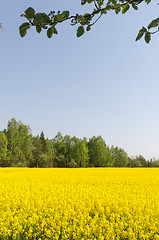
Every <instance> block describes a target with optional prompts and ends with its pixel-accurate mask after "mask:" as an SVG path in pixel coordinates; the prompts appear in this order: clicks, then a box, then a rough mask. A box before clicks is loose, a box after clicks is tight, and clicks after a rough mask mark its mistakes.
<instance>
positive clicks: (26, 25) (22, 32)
mask: <svg viewBox="0 0 159 240" xmlns="http://www.w3.org/2000/svg"><path fill="white" fill-rule="evenodd" d="M29 28H30V24H29V23H27V22H25V23H23V24H22V25H21V26H20V27H19V33H20V36H21V37H24V36H25V35H26V34H27V30H28V29H29Z"/></svg>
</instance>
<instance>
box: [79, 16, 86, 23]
mask: <svg viewBox="0 0 159 240" xmlns="http://www.w3.org/2000/svg"><path fill="white" fill-rule="evenodd" d="M78 19H79V20H80V23H81V24H82V25H85V24H86V19H85V17H84V16H82V15H79V16H78Z"/></svg>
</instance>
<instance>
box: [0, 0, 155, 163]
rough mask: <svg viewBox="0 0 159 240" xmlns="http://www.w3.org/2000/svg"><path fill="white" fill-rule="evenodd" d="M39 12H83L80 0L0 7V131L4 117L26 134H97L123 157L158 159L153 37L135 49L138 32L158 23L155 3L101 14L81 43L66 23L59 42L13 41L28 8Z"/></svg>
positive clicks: (18, 1)
mask: <svg viewBox="0 0 159 240" xmlns="http://www.w3.org/2000/svg"><path fill="white" fill-rule="evenodd" d="M30 6H31V7H33V8H35V10H36V11H37V12H38V11H39V12H43V11H45V12H47V13H49V11H50V10H67V9H68V10H70V12H71V15H72V14H76V13H77V12H81V13H84V12H88V11H89V10H90V9H92V8H93V4H92V5H85V6H81V5H80V0H74V1H72V0H68V1H66V0H65V1H64V0H54V1H52V0H45V1H44V0H43V1H42V0H34V1H32V0H14V1H9V0H6V1H2V3H1V8H0V21H1V22H2V23H3V30H2V31H0V43H1V46H0V106H1V107H0V130H3V129H4V128H6V127H7V123H8V121H9V120H11V118H13V117H15V118H16V120H17V121H19V120H21V121H22V122H23V123H24V124H27V125H29V126H30V128H31V129H32V133H33V135H37V134H40V133H41V131H42V130H43V131H44V134H45V136H46V137H48V138H50V139H51V138H53V137H54V136H55V135H56V133H57V132H58V131H61V132H62V134H63V135H65V134H68V135H71V136H74V135H75V136H76V137H79V138H83V137H87V138H91V137H92V136H98V135H101V136H102V137H103V138H104V140H105V141H106V144H107V145H109V146H111V145H114V146H116V145H117V146H118V147H121V148H123V149H124V150H125V151H126V152H127V153H128V155H129V156H135V155H138V154H142V155H143V156H144V157H146V158H147V159H149V158H151V157H153V156H154V157H156V158H159V74H158V59H159V57H158V49H159V47H158V46H159V35H157V34H155V35H154V36H153V37H152V41H151V42H150V44H149V45H147V44H146V43H145V42H144V40H140V41H138V42H135V38H136V36H137V33H138V31H139V29H141V27H143V26H147V25H148V24H149V23H150V21H151V20H152V19H154V18H157V17H158V10H159V6H158V5H157V1H152V3H150V5H148V6H147V5H146V4H145V3H142V4H141V5H140V6H139V10H138V11H135V10H133V9H132V10H130V11H129V12H127V13H126V14H124V15H122V14H119V15H116V14H115V13H114V12H109V13H108V14H107V15H104V16H103V17H102V18H101V19H100V20H99V21H98V22H97V24H95V25H94V26H93V28H92V30H91V31H90V32H88V33H86V34H85V35H84V36H82V37H81V38H77V37H76V29H77V26H74V27H73V26H70V24H69V22H67V23H63V24H61V25H60V26H59V27H58V32H59V34H58V35H55V36H54V37H53V38H51V39H48V38H47V37H46V32H45V31H43V32H42V33H41V34H38V33H36V31H35V29H34V28H33V29H31V30H29V31H28V34H27V36H26V37H24V38H21V37H20V35H19V30H18V28H19V26H20V25H21V24H22V23H23V22H24V21H25V19H23V18H21V17H20V15H21V14H22V13H23V12H24V10H26V9H27V8H28V7H30Z"/></svg>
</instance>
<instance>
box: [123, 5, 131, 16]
mask: <svg viewBox="0 0 159 240" xmlns="http://www.w3.org/2000/svg"><path fill="white" fill-rule="evenodd" d="M129 8H130V5H129V4H126V5H124V6H123V8H122V14H124V13H126V12H127V11H128V10H129Z"/></svg>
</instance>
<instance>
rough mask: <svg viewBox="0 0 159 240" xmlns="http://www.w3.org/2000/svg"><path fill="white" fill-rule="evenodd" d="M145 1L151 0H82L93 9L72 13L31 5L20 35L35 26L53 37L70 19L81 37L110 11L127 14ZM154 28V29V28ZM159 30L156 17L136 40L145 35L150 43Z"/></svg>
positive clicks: (25, 14) (158, 21)
mask: <svg viewBox="0 0 159 240" xmlns="http://www.w3.org/2000/svg"><path fill="white" fill-rule="evenodd" d="M142 2H144V3H145V4H149V3H150V2H151V0H107V1H105V0H81V5H85V4H91V6H92V11H91V12H89V13H83V14H79V13H76V14H75V15H71V14H70V12H69V10H65V11H60V10H59V11H57V12H55V11H50V13H44V12H42V13H41V12H36V11H35V9H33V8H32V7H29V8H28V9H26V10H25V11H24V13H23V14H22V15H21V16H22V17H24V18H25V19H26V22H24V23H23V24H22V25H21V26H20V27H19V32H20V36H21V37H24V36H25V35H26V34H27V31H28V29H29V28H31V27H35V28H36V31H37V33H40V32H41V31H42V30H43V29H45V30H46V31H47V36H48V38H51V37H52V36H53V35H54V34H58V30H57V29H58V25H59V24H60V23H63V22H64V21H70V24H71V25H72V26H75V25H76V26H77V32H76V35H77V37H81V36H82V35H83V34H84V33H85V32H86V31H90V30H91V28H92V27H93V25H94V24H95V23H96V22H97V21H98V20H99V19H100V18H101V17H102V16H103V15H106V14H107V13H108V12H109V11H114V12H115V13H116V14H119V13H120V12H121V13H122V14H125V13H126V12H127V11H128V10H129V9H130V8H133V9H134V10H135V11H136V10H138V6H139V5H140V4H141V3H142ZM153 29H154V30H153ZM158 31H159V18H156V19H154V20H153V21H151V23H150V24H149V25H148V26H147V28H146V27H142V29H141V30H140V31H139V33H138V35H137V37H136V41H138V40H139V39H141V38H142V37H143V36H144V39H145V42H146V43H149V42H150V40H151V35H152V34H154V33H156V32H158Z"/></svg>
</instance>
